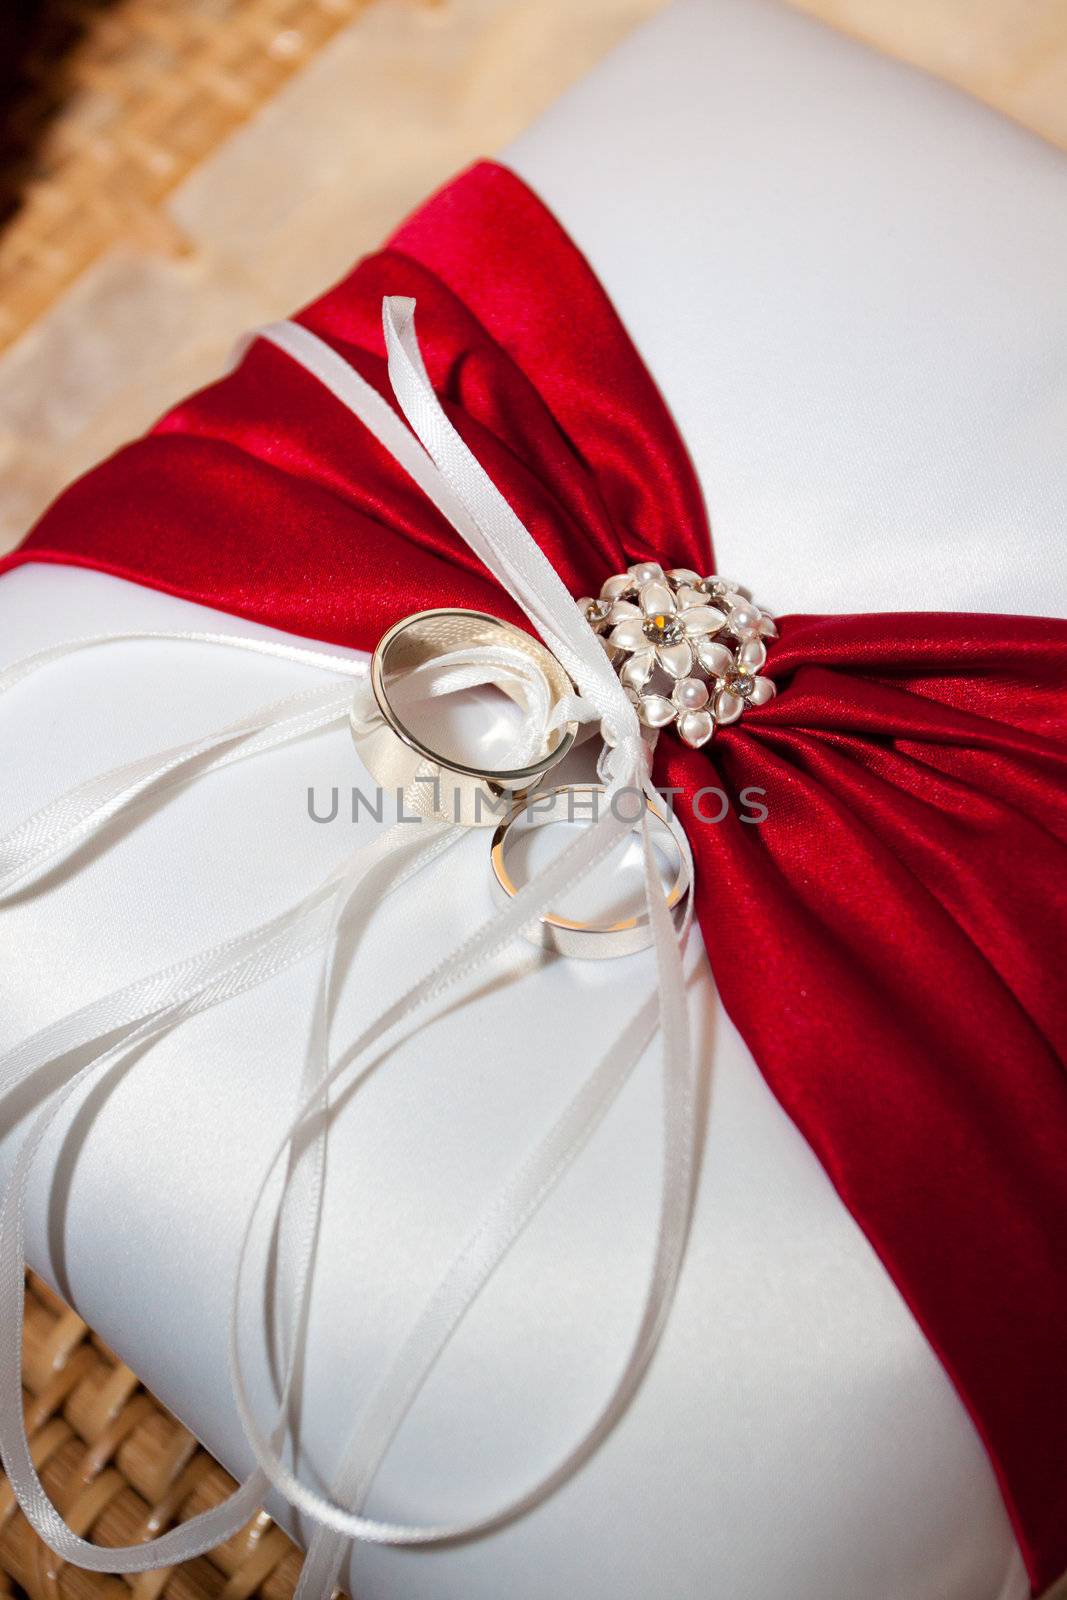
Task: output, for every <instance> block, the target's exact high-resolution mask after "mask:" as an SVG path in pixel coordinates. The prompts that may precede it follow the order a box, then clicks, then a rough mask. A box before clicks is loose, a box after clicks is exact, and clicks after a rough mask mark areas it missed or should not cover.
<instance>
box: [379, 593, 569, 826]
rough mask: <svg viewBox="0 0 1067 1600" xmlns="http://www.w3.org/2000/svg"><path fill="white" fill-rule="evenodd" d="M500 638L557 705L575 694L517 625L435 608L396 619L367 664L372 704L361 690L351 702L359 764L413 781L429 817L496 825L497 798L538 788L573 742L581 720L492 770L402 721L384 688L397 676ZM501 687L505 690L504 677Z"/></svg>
mask: <svg viewBox="0 0 1067 1600" xmlns="http://www.w3.org/2000/svg"><path fill="white" fill-rule="evenodd" d="M501 644H506V645H507V646H508V648H509V649H513V650H519V651H521V652H522V653H523V654H525V655H527V656H528V657H529V658H530V659H531V661H533V662H534V663H535V664H536V665H537V666H538V668H539V669H540V671H541V672H542V673H543V675H544V678H545V680H546V682H547V683H548V686H549V690H550V693H551V694H552V696H553V703H554V704H558V703H559V702H560V701H561V700H563V699H565V698H567V697H569V696H570V695H572V694H573V693H574V687H573V685H572V683H571V680H570V678H569V677H568V676H567V674H566V672H565V671H564V669H563V668H562V667H561V666H560V664H559V662H558V661H557V660H556V658H555V656H554V655H553V654H552V653H551V651H550V650H548V649H547V648H546V647H545V646H544V645H543V644H541V643H540V641H539V640H537V639H534V638H532V637H531V636H530V634H528V633H525V632H524V631H523V630H522V629H521V628H516V627H515V626H513V624H511V623H509V622H504V621H502V620H501V619H500V618H499V617H494V616H491V615H490V614H489V613H488V612H485V611H466V610H462V609H460V608H456V607H439V608H435V609H434V610H430V611H418V612H414V613H413V614H412V615H411V616H408V617H404V618H403V619H402V620H401V621H400V622H397V623H394V625H393V626H392V627H391V628H389V629H388V631H387V632H386V633H384V634H383V635H382V637H381V639H380V640H379V641H378V644H377V646H376V648H375V651H374V655H373V656H372V658H371V665H370V685H371V690H372V692H373V696H374V705H373V707H368V706H367V705H366V704H365V703H364V702H361V701H360V699H359V698H358V697H357V699H356V700H355V701H354V702H353V708H352V713H351V717H350V723H351V729H352V736H353V739H354V740H355V743H356V747H357V749H358V751H359V754H360V757H361V758H362V760H363V762H364V765H365V766H366V767H367V770H368V771H369V772H370V774H371V776H372V777H373V778H375V780H376V781H377V782H378V783H380V784H381V785H382V786H383V788H388V789H400V790H402V791H407V790H408V789H410V788H411V786H412V785H418V786H419V790H420V793H421V794H422V795H423V796H424V797H425V798H424V800H423V806H424V809H425V810H426V814H427V815H428V816H434V817H438V818H440V819H442V820H447V821H450V822H458V823H461V824H464V825H467V826H474V827H488V826H493V825H494V824H496V823H498V822H499V820H500V814H501V802H502V798H503V797H505V796H507V795H510V794H514V793H525V792H527V791H529V790H531V789H533V788H536V786H537V785H538V784H539V783H540V782H541V780H542V779H543V777H544V775H545V773H546V772H549V771H550V770H551V769H552V768H553V767H554V766H556V764H557V763H558V762H560V761H562V759H563V757H564V756H565V755H566V754H567V752H568V751H569V750H570V748H571V746H572V745H573V743H574V739H575V735H576V734H577V731H578V725H577V723H575V722H568V723H566V724H565V725H564V726H563V728H562V729H561V730H559V731H558V732H557V733H555V734H551V735H550V736H549V746H548V748H547V749H546V751H545V753H544V754H543V755H542V756H541V757H539V759H538V760H536V761H533V762H530V763H529V764H527V765H525V766H521V767H515V768H509V769H504V770H494V769H492V768H485V767H480V766H477V765H473V764H466V763H464V762H461V761H457V760H456V759H455V758H454V757H452V756H450V755H445V754H444V753H443V752H441V751H439V750H435V749H433V748H432V747H431V746H430V745H428V744H426V743H425V742H424V740H422V739H420V738H418V737H417V736H416V734H415V733H413V732H412V730H411V729H410V728H409V727H408V726H407V725H406V723H405V722H404V720H403V718H402V717H401V716H400V715H399V713H398V712H397V709H396V707H395V705H394V703H393V701H392V699H391V698H390V694H389V685H390V682H391V681H395V678H396V676H403V675H404V674H405V673H407V672H411V671H414V670H416V669H417V668H419V667H423V666H426V665H428V664H429V663H430V662H432V660H433V659H434V658H435V657H437V656H444V655H446V654H449V653H450V652H453V651H459V650H463V649H464V648H468V647H471V646H475V647H477V646H481V645H487V646H493V645H501ZM500 688H501V691H502V692H503V693H508V687H507V685H506V684H501V685H500ZM435 780H436V781H437V782H436V791H435ZM431 792H436V793H437V796H438V798H437V800H436V802H434V803H433V804H431V802H430V799H429V798H428V797H429V796H430V794H431Z"/></svg>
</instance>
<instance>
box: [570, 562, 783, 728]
mask: <svg viewBox="0 0 1067 1600" xmlns="http://www.w3.org/2000/svg"><path fill="white" fill-rule="evenodd" d="M578 606H579V608H580V610H581V612H582V615H583V616H584V617H585V619H586V621H587V622H588V623H589V625H590V626H591V627H592V629H593V630H594V632H595V633H596V634H597V635H598V636H599V637H600V639H601V641H602V643H603V645H604V648H605V649H606V650H607V652H608V655H609V656H610V657H611V659H612V662H613V663H614V665H615V668H616V671H617V672H618V674H619V677H620V678H621V680H622V683H623V686H624V688H625V689H626V692H627V694H628V695H629V697H630V699H631V700H632V701H633V703H634V705H635V706H636V708H637V714H638V716H639V717H640V718H641V721H642V722H643V723H644V724H645V726H646V727H647V728H665V727H667V726H669V725H670V724H671V723H674V724H675V725H676V726H677V729H678V733H679V735H680V736H681V738H682V739H683V740H684V741H685V743H686V744H689V745H692V746H693V747H694V749H699V747H700V746H701V745H703V744H707V742H708V740H709V739H710V738H711V736H712V734H713V733H714V732H715V728H716V725H717V724H718V725H721V724H723V723H728V722H736V721H737V719H738V717H739V716H741V714H742V712H743V711H744V710H745V709H746V707H748V706H762V705H766V703H767V701H768V700H770V699H771V698H772V696H773V695H774V684H773V683H772V681H771V680H770V678H762V677H760V669H761V667H762V666H763V664H764V662H765V661H766V659H767V646H766V645H765V644H764V640H765V639H773V638H775V637H776V636H777V633H778V630H777V628H776V627H775V625H774V623H773V622H772V621H771V619H770V617H768V616H767V615H766V614H765V613H764V612H762V611H761V610H760V608H759V607H758V606H757V605H754V604H753V602H752V601H751V600H749V599H748V598H747V596H745V595H744V594H742V592H741V591H740V589H738V587H737V585H736V584H734V583H731V582H730V580H729V579H727V578H720V577H717V576H715V575H714V574H713V575H712V576H711V577H709V578H702V577H701V576H700V575H699V573H696V572H692V571H690V570H689V568H687V567H675V568H673V569H672V570H671V571H669V572H664V570H663V568H662V567H661V566H660V565H659V564H658V563H657V562H655V561H641V562H638V563H637V564H636V565H635V566H632V567H630V569H629V570H628V571H627V572H621V573H618V574H617V575H616V576H615V577H612V578H608V580H607V582H606V583H605V584H604V586H603V588H602V589H601V591H600V595H599V597H598V598H597V599H595V600H592V599H588V598H586V599H583V600H579V602H578Z"/></svg>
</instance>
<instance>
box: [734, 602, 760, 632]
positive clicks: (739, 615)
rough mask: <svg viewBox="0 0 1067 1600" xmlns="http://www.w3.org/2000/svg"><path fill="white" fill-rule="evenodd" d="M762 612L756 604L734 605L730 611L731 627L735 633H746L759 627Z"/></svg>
mask: <svg viewBox="0 0 1067 1600" xmlns="http://www.w3.org/2000/svg"><path fill="white" fill-rule="evenodd" d="M759 619H760V614H759V612H758V611H757V610H756V608H755V606H734V609H733V610H732V611H731V612H730V627H731V628H732V629H733V631H734V632H735V633H745V632H747V631H748V629H749V628H758V627H759Z"/></svg>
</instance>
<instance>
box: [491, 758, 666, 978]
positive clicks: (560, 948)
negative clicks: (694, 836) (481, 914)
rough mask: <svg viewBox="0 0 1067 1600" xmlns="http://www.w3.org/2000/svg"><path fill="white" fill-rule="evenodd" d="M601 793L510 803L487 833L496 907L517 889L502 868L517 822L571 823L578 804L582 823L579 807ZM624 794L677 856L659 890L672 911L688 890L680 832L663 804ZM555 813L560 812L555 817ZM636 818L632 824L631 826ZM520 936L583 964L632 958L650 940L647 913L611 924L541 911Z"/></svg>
mask: <svg viewBox="0 0 1067 1600" xmlns="http://www.w3.org/2000/svg"><path fill="white" fill-rule="evenodd" d="M606 792H607V791H606V789H605V788H604V786H603V785H602V784H568V785H565V786H564V787H562V788H558V789H550V790H544V791H543V792H542V793H541V794H538V795H536V796H531V797H530V798H529V799H528V800H527V799H525V798H523V799H519V800H517V801H516V802H515V804H514V806H513V807H512V809H511V811H510V812H509V814H508V815H507V816H506V817H505V818H504V820H503V822H501V824H500V826H499V827H498V828H497V830H496V833H495V834H494V835H493V843H492V850H491V862H492V868H493V888H494V891H495V894H496V898H497V900H498V901H499V902H500V903H506V902H507V901H508V900H510V899H513V898H514V896H515V895H516V894H518V892H519V885H517V884H516V883H515V881H514V878H513V876H512V873H511V871H510V869H509V866H508V852H509V849H510V848H511V847H512V845H513V844H514V840H515V835H516V833H517V832H518V826H517V825H518V824H519V822H520V820H522V821H524V822H525V824H526V826H528V827H531V828H536V827H544V826H545V825H546V824H549V823H558V822H574V821H575V820H576V817H575V811H574V805H575V802H576V801H578V802H581V803H582V804H583V812H582V820H588V814H587V812H586V810H585V809H584V808H585V807H587V806H589V805H590V803H592V804H593V805H596V804H597V803H598V802H599V801H600V800H602V799H603V797H604V795H605V794H606ZM629 794H630V795H631V796H632V798H633V799H635V800H639V802H640V805H643V806H644V807H645V808H646V809H647V810H648V812H649V814H650V816H652V817H653V818H654V819H655V820H656V822H657V823H659V824H660V825H661V827H662V831H663V832H664V833H665V834H666V835H667V836H668V837H669V838H670V839H671V842H672V846H673V849H674V851H675V852H676V853H677V857H678V870H677V874H676V876H675V879H674V882H673V883H672V885H671V887H670V888H669V889H666V890H665V895H666V901H667V909H668V910H669V911H675V910H676V909H677V907H678V906H679V905H680V904H681V903H682V901H683V900H684V899H685V896H686V894H687V892H688V890H689V869H688V865H687V862H686V857H685V854H684V853H683V851H682V848H681V846H680V844H679V842H678V838H677V835H678V834H679V833H680V832H681V828H680V825H679V823H678V822H677V820H676V819H675V818H674V816H673V814H672V813H671V812H670V811H669V810H667V808H666V807H665V806H658V805H654V804H653V802H652V801H651V799H649V798H648V797H647V796H645V795H643V794H640V795H639V793H638V791H636V790H632V791H629ZM564 801H565V802H566V805H564ZM560 812H562V813H563V814H562V815H560ZM639 816H640V812H638V818H639ZM638 818H635V820H634V826H635V827H636V826H637V822H638ZM526 935H527V938H528V939H529V940H530V942H531V943H533V944H537V945H540V946H541V947H542V949H545V950H554V951H556V952H557V953H558V954H559V955H564V956H571V957H577V958H578V959H579V960H583V961H600V960H606V959H613V958H614V957H616V956H629V955H634V954H635V953H636V952H637V951H638V950H646V949H647V948H648V947H649V945H651V943H652V940H653V935H652V926H651V923H650V922H649V917H648V912H647V910H646V911H643V912H641V913H640V914H638V915H637V916H633V917H622V918H619V919H618V920H615V921H611V922H595V921H594V922H580V921H576V920H575V919H574V918H572V917H562V916H559V915H557V914H556V912H554V911H546V912H544V913H543V914H542V916H541V917H540V919H539V921H538V922H537V923H535V924H533V925H531V927H530V928H529V929H527V930H526Z"/></svg>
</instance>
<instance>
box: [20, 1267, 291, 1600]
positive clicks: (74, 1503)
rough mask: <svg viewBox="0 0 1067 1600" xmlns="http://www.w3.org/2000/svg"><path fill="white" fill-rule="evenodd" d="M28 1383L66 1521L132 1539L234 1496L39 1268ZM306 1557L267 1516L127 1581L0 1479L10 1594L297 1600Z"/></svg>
mask: <svg viewBox="0 0 1067 1600" xmlns="http://www.w3.org/2000/svg"><path fill="white" fill-rule="evenodd" d="M23 1389H24V1397H25V1402H26V1420H27V1428H28V1431H29V1434H30V1440H31V1445H32V1450H33V1459H34V1462H35V1464H36V1466H37V1470H38V1472H40V1474H41V1478H42V1481H43V1483H44V1486H45V1488H46V1489H47V1491H48V1493H49V1494H50V1495H51V1496H52V1498H53V1500H54V1501H55V1503H56V1505H58V1507H59V1508H60V1510H61V1511H62V1512H63V1514H64V1515H65V1516H66V1518H67V1520H68V1522H69V1523H70V1524H71V1526H72V1527H73V1528H74V1529H75V1531H76V1532H78V1533H80V1534H81V1535H82V1536H83V1537H84V1538H88V1539H92V1540H93V1541H94V1542H95V1543H97V1544H103V1545H118V1544H132V1543H134V1542H136V1541H137V1540H139V1539H147V1538H149V1537H151V1536H152V1535H154V1534H157V1533H162V1532H164V1531H165V1530H166V1528H167V1527H169V1526H171V1525H172V1524H174V1523H175V1522H184V1521H186V1520H187V1519H188V1518H189V1517H192V1516H194V1515H195V1514H196V1513H197V1512H198V1511H204V1510H207V1509H208V1508H209V1507H211V1506H215V1505H218V1503H219V1502H220V1501H221V1500H223V1499H225V1497H226V1495H227V1494H229V1492H230V1491H231V1489H232V1488H233V1487H234V1484H233V1480H232V1478H230V1477H229V1476H228V1475H227V1474H226V1473H225V1472H224V1471H223V1470H222V1468H221V1467H220V1466H219V1465H218V1464H217V1463H216V1462H215V1461H213V1460H212V1458H211V1457H210V1456H209V1455H208V1454H207V1452H206V1451H205V1450H202V1449H201V1448H200V1446H199V1445H198V1444H197V1442H196V1440H195V1439H194V1438H193V1436H192V1434H191V1433H190V1432H189V1431H188V1429H186V1428H183V1427H182V1426H181V1424H180V1423H179V1422H175V1420H174V1418H173V1417H172V1416H170V1415H169V1414H168V1413H167V1412H166V1411H164V1410H163V1408H162V1406H160V1405H159V1403H158V1402H157V1401H156V1400H154V1399H153V1398H152V1396H151V1395H150V1394H149V1393H148V1392H147V1390H145V1389H144V1388H142V1386H141V1384H140V1383H139V1382H138V1380H137V1378H136V1377H135V1376H134V1374H133V1373H132V1372H131V1371H130V1369H129V1367H124V1366H123V1365H122V1363H121V1362H120V1361H118V1360H117V1359H116V1358H115V1356H113V1355H112V1353H111V1351H110V1350H108V1349H107V1347H106V1346H105V1345H103V1344H101V1343H100V1341H99V1340H98V1339H97V1338H96V1337H95V1336H94V1335H93V1334H92V1333H91V1332H90V1331H89V1329H88V1328H87V1327H86V1325H85V1323H84V1322H83V1321H82V1320H81V1318H80V1317H78V1316H76V1315H75V1314H74V1312H73V1311H71V1310H70V1309H69V1308H68V1307H67V1306H66V1305H64V1304H63V1302H62V1301H61V1300H59V1299H58V1298H57V1297H56V1296H55V1295H54V1294H53V1293H52V1292H51V1291H50V1290H49V1289H48V1288H47V1287H46V1286H45V1285H44V1284H43V1283H41V1281H40V1280H39V1279H37V1278H35V1277H33V1276H32V1274H31V1275H30V1277H29V1278H28V1280H27V1293H26V1335H25V1340H24V1344H23ZM301 1560H302V1557H301V1554H300V1552H299V1551H298V1550H297V1548H296V1546H295V1545H293V1544H292V1543H291V1541H290V1540H289V1539H288V1538H287V1537H286V1536H285V1534H284V1533H282V1531H281V1529H280V1528H277V1527H275V1526H274V1524H273V1523H272V1522H271V1520H270V1518H269V1517H268V1516H267V1515H266V1514H265V1513H260V1514H259V1515H258V1516H257V1517H255V1518H254V1519H253V1520H252V1521H251V1522H250V1523H249V1524H248V1525H247V1527H245V1528H244V1529H243V1530H242V1531H241V1532H240V1533H239V1534H236V1535H235V1536H234V1537H233V1538H232V1539H230V1540H228V1541H227V1543H226V1544H224V1545H220V1546H219V1548H218V1549H217V1550H213V1551H212V1552H211V1554H210V1555H209V1556H201V1557H200V1558H199V1559H197V1560H195V1561H187V1562H186V1563H185V1564H184V1565H183V1566H180V1567H170V1568H164V1569H163V1570H161V1571H157V1572H145V1573H141V1574H134V1575H131V1576H130V1577H129V1578H128V1579H126V1578H113V1577H107V1576H106V1575H103V1574H99V1573H91V1572H83V1571H81V1570H80V1568H77V1567H71V1566H67V1565H65V1564H64V1563H63V1562H61V1561H60V1560H58V1558H57V1557H55V1556H54V1555H53V1554H52V1552H51V1551H50V1550H48V1549H47V1548H46V1547H45V1546H44V1545H43V1544H42V1543H41V1541H40V1540H39V1539H38V1538H37V1536H36V1534H35V1533H34V1532H33V1529H32V1528H31V1527H30V1525H29V1523H28V1522H27V1521H26V1519H25V1518H24V1517H23V1515H22V1513H21V1511H19V1510H18V1507H17V1506H16V1504H15V1500H14V1496H13V1495H12V1493H11V1490H10V1488H9V1486H8V1484H7V1481H6V1479H4V1478H0V1569H2V1573H0V1591H6V1592H11V1591H12V1589H13V1586H15V1585H17V1586H18V1588H20V1589H22V1590H24V1591H25V1592H26V1593H27V1594H29V1595H30V1596H31V1597H32V1600H130V1597H131V1594H132V1595H133V1596H134V1597H136V1600H248V1597H250V1596H253V1595H256V1596H261V1597H262V1600H290V1596H291V1595H292V1593H293V1590H294V1588H295V1587H296V1581H297V1578H298V1577H299V1574H300V1564H301Z"/></svg>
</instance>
